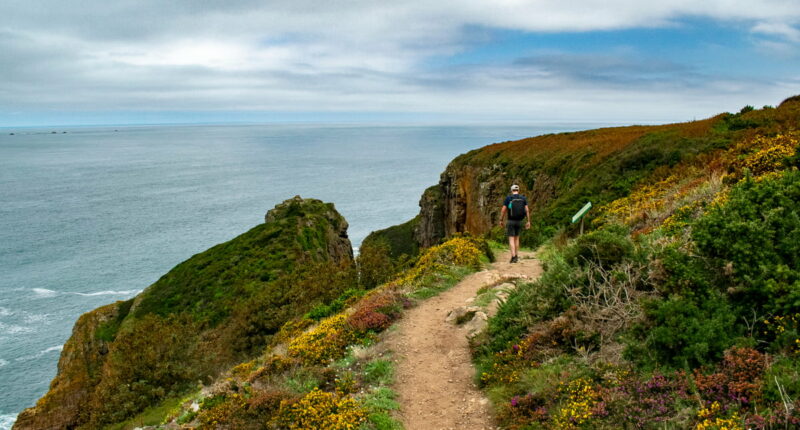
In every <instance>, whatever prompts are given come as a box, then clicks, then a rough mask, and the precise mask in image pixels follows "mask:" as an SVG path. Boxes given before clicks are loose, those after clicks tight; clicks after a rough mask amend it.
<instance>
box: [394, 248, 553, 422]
mask: <svg viewBox="0 0 800 430" xmlns="http://www.w3.org/2000/svg"><path fill="white" fill-rule="evenodd" d="M509 257H510V254H508V253H507V252H506V253H501V254H499V255H498V258H497V262H495V263H493V264H492V265H491V266H490V267H489V268H488V269H487V270H483V271H480V272H477V273H473V274H472V275H469V276H467V277H466V278H464V279H463V280H462V281H461V282H459V283H458V284H456V285H455V286H453V287H452V288H451V289H449V290H447V291H445V292H443V293H441V294H439V295H438V296H436V297H432V298H430V299H428V300H425V301H423V302H422V303H420V305H419V306H417V307H415V308H412V309H410V310H409V311H408V313H407V314H406V315H404V316H403V319H402V320H401V321H400V322H399V323H398V327H397V330H395V331H393V332H392V333H391V334H390V335H389V336H388V338H387V340H386V342H387V345H386V346H387V347H388V349H389V350H391V351H393V352H394V355H395V360H396V361H397V364H396V371H397V382H396V384H395V385H396V386H395V387H394V388H395V390H396V391H397V393H398V397H399V401H400V405H401V409H400V419H401V421H402V422H403V425H404V426H405V428H406V430H439V429H458V430H473V429H476V430H477V429H494V428H496V426H495V424H494V422H493V419H492V414H491V409H490V405H489V401H488V399H486V398H485V397H484V396H483V393H481V392H480V390H478V388H477V387H476V386H475V384H474V383H473V380H474V375H475V368H474V367H473V366H472V361H471V357H470V351H469V345H468V341H467V338H466V333H467V332H466V328H464V327H463V326H462V327H459V326H456V325H454V324H451V323H447V322H445V318H446V317H447V314H448V312H449V311H450V310H452V309H454V308H457V307H460V306H464V305H465V303H466V302H467V300H468V299H470V298H473V297H475V296H476V294H477V292H478V290H479V289H480V288H481V287H483V286H485V285H494V284H498V283H500V282H501V281H502V280H504V279H508V278H529V279H534V278H536V277H538V276H539V275H540V273H541V266H540V264H539V261H538V260H536V259H535V256H534V254H533V253H530V252H523V253H520V262H519V263H514V264H511V263H509V262H508V260H509Z"/></svg>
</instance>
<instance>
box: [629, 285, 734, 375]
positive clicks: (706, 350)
mask: <svg viewBox="0 0 800 430" xmlns="http://www.w3.org/2000/svg"><path fill="white" fill-rule="evenodd" d="M644 311H645V316H646V320H645V322H643V323H640V324H639V325H637V326H636V327H635V328H634V329H633V330H632V333H631V334H632V337H631V338H629V339H627V340H628V342H627V343H628V345H627V348H626V350H625V356H626V358H628V359H629V360H631V361H633V362H635V363H637V364H639V365H640V366H642V367H645V368H657V367H662V366H666V367H669V368H673V369H689V368H696V367H699V366H703V365H709V364H712V363H715V362H716V361H718V360H719V359H720V358H721V357H722V353H723V352H724V351H725V349H727V348H728V347H730V346H731V345H733V343H734V339H735V337H736V334H737V332H738V329H737V327H736V326H735V324H734V323H735V320H736V317H735V316H734V315H733V313H732V312H731V309H730V306H729V305H728V303H727V301H726V300H725V297H723V296H722V295H721V294H714V293H712V294H710V295H709V296H708V297H705V298H697V297H693V296H689V297H684V296H679V295H672V296H670V297H668V298H665V299H654V300H651V301H648V302H646V303H645V307H644Z"/></svg>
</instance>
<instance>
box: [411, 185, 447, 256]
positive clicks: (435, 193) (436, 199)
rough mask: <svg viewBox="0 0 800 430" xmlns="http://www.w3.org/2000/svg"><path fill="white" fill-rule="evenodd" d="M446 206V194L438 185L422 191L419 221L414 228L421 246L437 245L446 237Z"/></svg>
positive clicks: (415, 236)
mask: <svg viewBox="0 0 800 430" xmlns="http://www.w3.org/2000/svg"><path fill="white" fill-rule="evenodd" d="M444 206H445V200H444V194H442V190H441V188H440V187H439V186H438V185H434V186H432V187H430V188H428V189H427V190H425V192H424V193H422V197H421V198H420V200H419V207H420V214H419V223H418V224H417V226H416V228H415V229H414V239H415V240H416V241H417V243H419V245H420V246H423V247H429V246H433V245H436V244H437V243H439V241H440V240H441V239H443V238H444V237H445V231H444Z"/></svg>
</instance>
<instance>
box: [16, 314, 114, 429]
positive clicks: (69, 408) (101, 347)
mask: <svg viewBox="0 0 800 430" xmlns="http://www.w3.org/2000/svg"><path fill="white" fill-rule="evenodd" d="M119 303H123V302H118V303H113V304H110V305H106V306H103V307H101V308H97V309H95V310H93V311H91V312H88V313H85V314H83V315H81V317H80V318H78V321H77V322H76V323H75V327H74V328H73V329H72V335H71V336H70V338H69V340H68V341H67V342H66V343H65V344H64V348H63V349H62V350H61V358H59V360H58V373H57V374H56V377H55V378H54V379H53V381H52V382H51V383H50V391H48V393H47V395H46V396H45V397H43V398H42V399H41V400H40V401H39V402H38V404H37V406H36V407H33V408H29V409H26V410H25V411H23V412H22V413H21V414H20V415H19V417H17V422H16V424H15V425H14V428H25V429H28V428H30V429H63V428H74V427H76V426H77V425H78V424H79V423H80V422H82V421H85V418H86V417H85V414H83V413H82V410H81V408H82V406H85V405H86V404H87V403H88V401H89V399H90V397H91V393H92V390H93V389H94V387H95V385H97V382H98V381H99V380H100V370H101V369H102V366H103V361H104V359H105V358H104V357H105V355H106V354H108V342H106V341H105V340H103V339H100V338H98V337H97V336H96V335H95V333H97V331H98V329H99V327H100V326H102V325H103V324H105V323H107V322H108V321H112V320H114V319H116V318H117V316H118V314H119Z"/></svg>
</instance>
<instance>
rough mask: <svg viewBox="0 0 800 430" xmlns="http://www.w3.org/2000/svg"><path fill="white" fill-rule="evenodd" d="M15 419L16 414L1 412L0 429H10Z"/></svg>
mask: <svg viewBox="0 0 800 430" xmlns="http://www.w3.org/2000/svg"><path fill="white" fill-rule="evenodd" d="M16 420H17V415H16V414H2V415H0V430H11V426H13V425H14V422H15V421H16Z"/></svg>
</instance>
